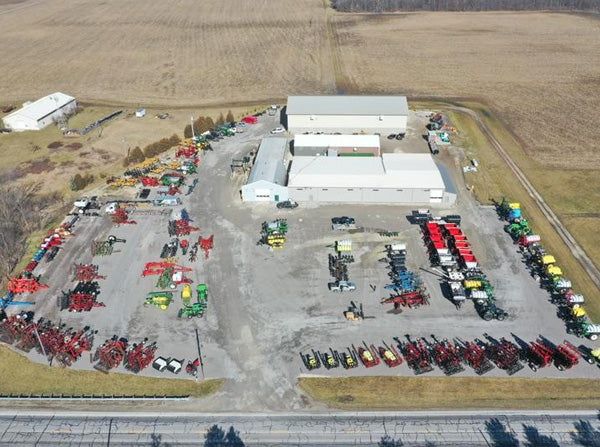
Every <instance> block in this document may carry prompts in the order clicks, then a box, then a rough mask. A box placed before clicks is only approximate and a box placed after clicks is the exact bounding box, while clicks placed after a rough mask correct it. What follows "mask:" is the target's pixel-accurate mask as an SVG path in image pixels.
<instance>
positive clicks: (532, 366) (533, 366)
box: [529, 363, 538, 372]
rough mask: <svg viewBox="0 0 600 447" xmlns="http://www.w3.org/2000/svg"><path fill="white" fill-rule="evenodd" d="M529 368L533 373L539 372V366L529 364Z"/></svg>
mask: <svg viewBox="0 0 600 447" xmlns="http://www.w3.org/2000/svg"><path fill="white" fill-rule="evenodd" d="M529 367H530V368H531V370H532V371H533V372H536V371H537V370H538V368H537V366H535V365H534V364H533V363H530V364H529Z"/></svg>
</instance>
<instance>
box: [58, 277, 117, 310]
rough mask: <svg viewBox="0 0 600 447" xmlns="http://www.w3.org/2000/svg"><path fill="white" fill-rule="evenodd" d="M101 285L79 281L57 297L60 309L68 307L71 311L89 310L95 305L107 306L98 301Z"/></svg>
mask: <svg viewBox="0 0 600 447" xmlns="http://www.w3.org/2000/svg"><path fill="white" fill-rule="evenodd" d="M99 294H100V286H99V285H98V283H97V282H79V283H77V285H76V286H75V288H74V289H73V290H69V291H68V292H63V294H62V295H61V296H59V297H58V298H57V305H58V307H59V309H60V310H65V309H68V310H69V312H89V311H90V310H92V309H93V308H94V307H105V306H104V303H100V302H98V295H99Z"/></svg>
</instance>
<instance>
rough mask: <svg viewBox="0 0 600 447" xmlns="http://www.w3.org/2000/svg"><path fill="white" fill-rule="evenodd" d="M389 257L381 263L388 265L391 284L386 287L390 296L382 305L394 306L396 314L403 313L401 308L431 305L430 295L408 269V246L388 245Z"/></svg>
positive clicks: (383, 300) (382, 301) (416, 276)
mask: <svg viewBox="0 0 600 447" xmlns="http://www.w3.org/2000/svg"><path fill="white" fill-rule="evenodd" d="M386 252H387V257H385V258H381V259H380V261H381V262H385V263H387V267H388V269H389V272H388V276H389V278H390V284H387V285H386V286H385V289H386V290H389V291H390V292H391V293H390V296H389V297H386V298H383V299H382V300H381V304H393V305H394V312H396V313H399V312H401V310H400V307H409V308H411V309H412V308H416V307H420V306H423V305H428V304H429V295H428V294H427V291H426V289H425V286H424V285H423V283H422V281H421V279H420V278H419V277H418V275H417V274H415V273H414V272H412V271H410V270H408V269H407V268H406V244H401V243H392V244H389V245H386Z"/></svg>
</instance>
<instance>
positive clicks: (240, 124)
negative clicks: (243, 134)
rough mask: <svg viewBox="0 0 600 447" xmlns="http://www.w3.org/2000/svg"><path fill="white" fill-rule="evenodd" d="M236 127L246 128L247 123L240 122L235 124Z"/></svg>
mask: <svg viewBox="0 0 600 447" xmlns="http://www.w3.org/2000/svg"><path fill="white" fill-rule="evenodd" d="M235 127H246V123H245V122H243V121H239V122H237V123H235Z"/></svg>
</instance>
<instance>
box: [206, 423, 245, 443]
mask: <svg viewBox="0 0 600 447" xmlns="http://www.w3.org/2000/svg"><path fill="white" fill-rule="evenodd" d="M204 447H244V442H243V441H242V439H241V438H240V436H239V432H236V431H235V429H234V428H233V426H231V427H229V431H228V432H227V433H225V431H224V430H223V429H222V428H221V427H219V426H218V425H216V424H215V425H213V426H212V427H210V428H209V429H208V432H207V433H206V435H204Z"/></svg>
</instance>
